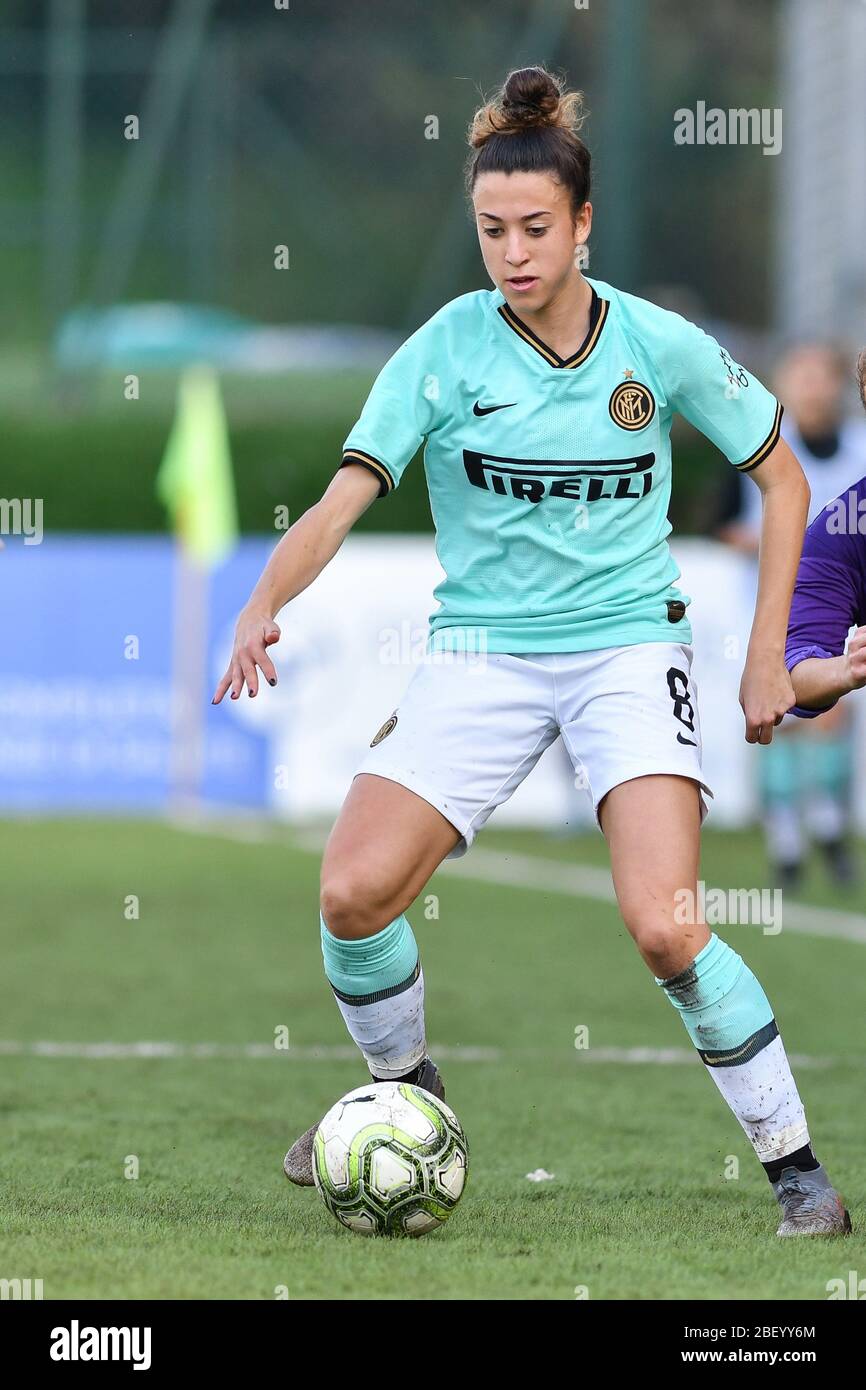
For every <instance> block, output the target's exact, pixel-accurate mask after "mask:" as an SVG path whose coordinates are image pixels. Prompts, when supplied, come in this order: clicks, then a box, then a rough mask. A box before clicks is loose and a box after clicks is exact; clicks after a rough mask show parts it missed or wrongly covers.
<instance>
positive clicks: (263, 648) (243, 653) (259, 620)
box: [211, 608, 280, 705]
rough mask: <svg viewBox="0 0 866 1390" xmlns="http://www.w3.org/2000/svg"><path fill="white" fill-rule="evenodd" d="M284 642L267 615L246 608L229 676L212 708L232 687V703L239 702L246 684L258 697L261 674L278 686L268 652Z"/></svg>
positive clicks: (236, 638) (224, 677) (237, 629)
mask: <svg viewBox="0 0 866 1390" xmlns="http://www.w3.org/2000/svg"><path fill="white" fill-rule="evenodd" d="M279 640H280V629H279V628H278V627H277V624H276V623H275V622H274V620H273V618H271V617H269V616H268V614H267V613H262V612H256V611H255V610H251V609H248V608H245V609H244V610H243V612H242V613H241V615H240V617H239V618H238V622H237V627H236V628H235V645H234V650H233V651H232V659H231V661H230V662H229V664H228V667H227V668H226V673H225V675H224V676H223V678H222V680H221V681H220V683H219V685H218V686H217V688H216V693H215V695H214V697H213V700H212V702H211V703H212V704H214V705H218V704H219V702H220V700H221V699H222V697H223V696H224V695H225V693H226V691H227V690H228V688H229V686H231V692H232V699H233V700H236V699H237V698H238V696H239V695H240V693H241V691H242V690H243V688H244V682H246V687H247V692H248V694H249V695H251V696H252V695H255V694H256V693H257V692H258V688H259V673H258V671H257V670H256V667H260V668H261V672H262V675H263V676H264V678H265V680H266V681H267V682H268V685H276V683H277V673H276V671H275V670H274V664H273V662H272V661H271V659H270V657H269V656H268V653H267V648H268V647H271V646H273V644H274V642H279Z"/></svg>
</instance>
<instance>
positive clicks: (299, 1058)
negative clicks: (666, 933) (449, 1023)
mask: <svg viewBox="0 0 866 1390" xmlns="http://www.w3.org/2000/svg"><path fill="white" fill-rule="evenodd" d="M435 1051H436V1056H437V1058H438V1057H441V1058H442V1060H443V1061H448V1062H499V1061H501V1060H502V1051H501V1049H500V1048H498V1047H437V1048H436V1049H435ZM0 1056H3V1057H53V1058H74V1059H76V1060H85V1061H106V1060H107V1061H112V1062H117V1061H125V1060H127V1059H129V1058H147V1059H148V1060H155V1061H163V1060H165V1059H175V1058H182V1059H184V1060H187V1061H188V1060H193V1061H210V1060H211V1059H213V1058H221V1059H225V1058H234V1059H237V1058H241V1059H245V1060H251V1061H262V1060H267V1059H269V1058H272V1057H276V1058H278V1059H279V1060H281V1061H288V1062H343V1061H353V1060H357V1059H358V1057H359V1053H358V1049H357V1048H356V1047H355V1046H353V1045H352V1044H351V1043H341V1044H338V1045H336V1046H330V1045H323V1046H321V1047H292V1046H291V1045H290V1046H289V1047H287V1048H277V1047H274V1045H273V1043H213V1042H204V1043H182V1042H74V1043H71V1042H49V1041H41V1042H20V1041H18V1040H16V1039H7V1040H5V1041H4V1040H0Z"/></svg>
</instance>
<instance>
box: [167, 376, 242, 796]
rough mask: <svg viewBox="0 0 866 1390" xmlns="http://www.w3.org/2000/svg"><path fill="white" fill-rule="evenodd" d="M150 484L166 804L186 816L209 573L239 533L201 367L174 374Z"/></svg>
mask: <svg viewBox="0 0 866 1390" xmlns="http://www.w3.org/2000/svg"><path fill="white" fill-rule="evenodd" d="M156 486H157V493H158V495H159V497H160V498H161V499H162V501H163V502H164V503H165V505H166V507H167V509H168V512H169V515H170V517H171V522H172V527H173V530H174V534H175V537H176V545H175V570H174V583H173V605H172V607H173V621H172V627H173V632H172V678H171V736H170V738H171V742H170V755H169V779H168V805H169V810H170V811H171V812H172V813H173V814H175V815H179V816H190V815H195V814H196V813H197V812H198V811H199V810H200V806H201V786H202V779H203V774H204V767H205V725H204V720H205V709H206V702H205V683H206V680H207V658H208V619H209V597H210V575H211V571H212V570H213V568H214V567H215V566H216V565H217V564H219V563H220V562H221V561H222V560H224V559H225V558H226V557H227V556H228V555H229V554H230V552H231V551H232V549H233V548H234V546H235V544H236V541H237V534H238V526H237V509H236V504H235V493H234V479H233V477H232V466H231V456H230V452H229V441H228V430H227V427H226V421H225V414H224V411H223V406H222V399H221V396H220V390H219V382H218V380H217V377H216V375H215V373H214V372H212V371H211V370H210V369H209V368H207V367H203V366H195V367H190V368H188V369H187V370H186V371H185V372H184V373H183V375H182V377H181V380H180V385H179V389H178V399H177V411H176V414H175V420H174V425H173V426H172V431H171V434H170V436H169V440H168V443H167V445H166V449H165V454H164V456H163V460H162V464H161V465H160V469H159V474H158V477H157V483H156Z"/></svg>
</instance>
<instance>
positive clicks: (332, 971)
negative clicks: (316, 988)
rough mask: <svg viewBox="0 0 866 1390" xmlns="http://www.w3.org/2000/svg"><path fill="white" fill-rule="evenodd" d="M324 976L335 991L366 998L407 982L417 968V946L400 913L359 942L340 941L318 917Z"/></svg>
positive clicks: (352, 996)
mask: <svg viewBox="0 0 866 1390" xmlns="http://www.w3.org/2000/svg"><path fill="white" fill-rule="evenodd" d="M319 922H320V924H321V937H322V957H323V959H324V962H325V974H326V975H327V977H328V980H329V981H330V983H331V985H332V986H333V988H334V989H335V990H339V992H340V994H343V995H347V996H349V997H350V998H353V999H362V998H367V997H368V996H369V995H373V994H380V993H381V992H382V990H390V989H393V988H394V987H395V986H396V985H400V984H402V983H403V982H404V981H405V980H408V979H409V977H410V976H411V975H412V973H413V971H414V970H415V968H416V966H417V965H418V945H417V943H416V941H415V937H414V935H413V934H412V928H411V927H410V925H409V923H408V921H407V920H406V917H405V914H403V913H401V914H400V916H399V917H396V918H395V919H394V921H393V922H391V923H389V925H388V926H387V927H383V928H382V930H381V931H379V932H376V933H375V934H374V935H373V936H367V937H364V938H363V940H360V941H341V940H340V938H339V937H337V936H333V935H332V934H331V932H329V931H328V928H327V925H326V923H325V919H324V917H323V916H322V914H321V912H320V913H319Z"/></svg>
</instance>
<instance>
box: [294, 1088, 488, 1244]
mask: <svg viewBox="0 0 866 1390" xmlns="http://www.w3.org/2000/svg"><path fill="white" fill-rule="evenodd" d="M468 1166H469V1147H468V1145H467V1142H466V1136H465V1134H464V1133H463V1130H462V1128H461V1125H460V1121H459V1120H458V1119H457V1116H456V1115H455V1114H454V1111H453V1110H451V1109H449V1107H448V1106H447V1105H445V1103H444V1102H443V1101H441V1100H437V1099H436V1097H435V1096H432V1095H431V1094H430V1092H429V1091H425V1090H422V1088H421V1087H420V1086H411V1085H409V1084H408V1083H407V1082H405V1081H378V1082H372V1083H370V1084H369V1085H367V1086H359V1087H358V1088H357V1090H355V1091H350V1092H349V1094H348V1095H347V1096H343V1099H342V1100H338V1101H337V1104H336V1105H334V1106H332V1108H331V1109H330V1110H329V1111H328V1113H327V1115H326V1116H325V1118H324V1119H323V1120H322V1123H321V1124H320V1125H319V1128H318V1130H317V1131H316V1142H315V1146H314V1149H313V1177H314V1179H315V1182H316V1187H317V1189H318V1192H319V1196H320V1197H321V1199H322V1201H323V1202H324V1203H325V1206H326V1207H327V1208H328V1210H329V1211H330V1212H333V1214H334V1216H336V1218H337V1220H338V1221H341V1222H342V1224H343V1225H344V1226H348V1228H349V1230H350V1231H357V1232H358V1233H359V1234H361V1235H368V1236H373V1235H388V1236H423V1235H426V1234H427V1232H428V1231H433V1230H435V1229H436V1227H437V1226H441V1225H442V1223H443V1221H447V1220H448V1217H449V1216H450V1215H451V1213H452V1211H453V1210H454V1208H455V1207H456V1206H457V1203H458V1202H459V1201H460V1198H461V1196H462V1193H463V1188H464V1186H465V1184H466V1174H467V1170H468Z"/></svg>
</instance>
